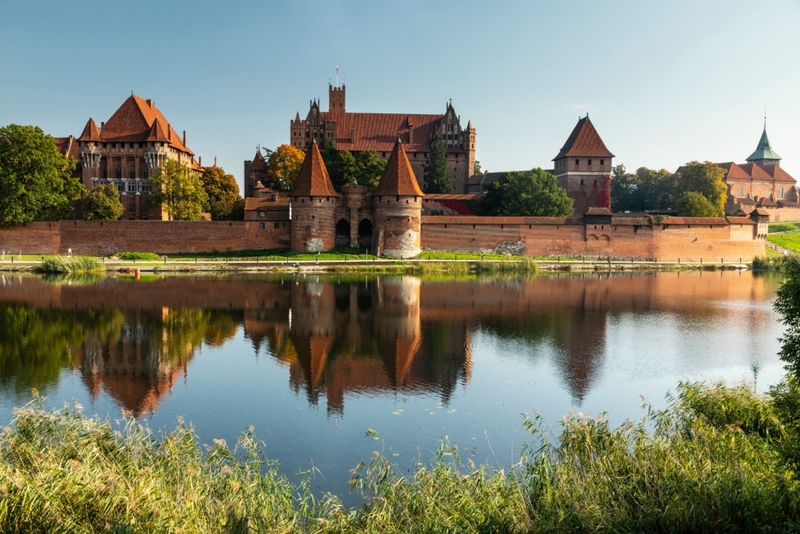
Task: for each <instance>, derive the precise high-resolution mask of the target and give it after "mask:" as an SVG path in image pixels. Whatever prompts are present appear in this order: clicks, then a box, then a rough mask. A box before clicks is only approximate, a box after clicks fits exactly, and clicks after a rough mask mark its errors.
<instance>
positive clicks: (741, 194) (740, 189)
mask: <svg viewBox="0 0 800 534" xmlns="http://www.w3.org/2000/svg"><path fill="white" fill-rule="evenodd" d="M739 196H740V197H743V196H744V187H741V186H739Z"/></svg>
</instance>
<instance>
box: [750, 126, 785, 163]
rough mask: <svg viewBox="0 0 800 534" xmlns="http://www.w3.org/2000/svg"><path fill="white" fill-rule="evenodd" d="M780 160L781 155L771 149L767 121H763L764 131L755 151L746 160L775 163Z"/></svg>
mask: <svg viewBox="0 0 800 534" xmlns="http://www.w3.org/2000/svg"><path fill="white" fill-rule="evenodd" d="M780 160H781V157H780V156H779V155H778V154H777V152H775V151H774V150H772V147H770V146H769V137H767V121H766V120H765V121H764V133H762V134H761V140H760V141H759V142H758V148H756V151H755V152H753V153H752V154H750V157H749V158H747V161H752V162H753V163H758V164H761V165H763V164H767V165H775V164H777V163H778V162H779V161H780Z"/></svg>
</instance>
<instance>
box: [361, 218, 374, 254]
mask: <svg viewBox="0 0 800 534" xmlns="http://www.w3.org/2000/svg"><path fill="white" fill-rule="evenodd" d="M358 246H359V247H360V248H369V247H371V246H372V221H370V220H369V219H361V222H360V223H358Z"/></svg>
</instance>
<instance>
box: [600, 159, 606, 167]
mask: <svg viewBox="0 0 800 534" xmlns="http://www.w3.org/2000/svg"><path fill="white" fill-rule="evenodd" d="M605 164H606V160H604V159H601V160H600V166H601V167H602V166H603V165H605Z"/></svg>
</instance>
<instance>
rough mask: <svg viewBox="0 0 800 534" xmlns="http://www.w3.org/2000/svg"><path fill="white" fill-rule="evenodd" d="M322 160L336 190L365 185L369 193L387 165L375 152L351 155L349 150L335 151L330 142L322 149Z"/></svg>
mask: <svg viewBox="0 0 800 534" xmlns="http://www.w3.org/2000/svg"><path fill="white" fill-rule="evenodd" d="M322 159H323V160H324V161H325V167H326V168H327V169H328V175H330V177H331V182H332V183H333V187H334V188H336V189H337V190H341V188H342V186H345V185H348V184H352V183H357V184H359V185H365V186H367V189H368V190H369V191H372V190H374V189H375V188H376V187H377V186H378V183H379V182H380V180H381V176H382V175H383V171H384V170H386V163H387V162H386V160H383V159H381V158H380V156H378V153H377V152H374V151H371V150H366V151H363V152H356V153H355V154H353V153H352V152H350V151H349V150H336V148H335V147H334V146H333V143H331V142H330V141H328V142H326V143H325V147H324V148H323V149H322Z"/></svg>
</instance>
